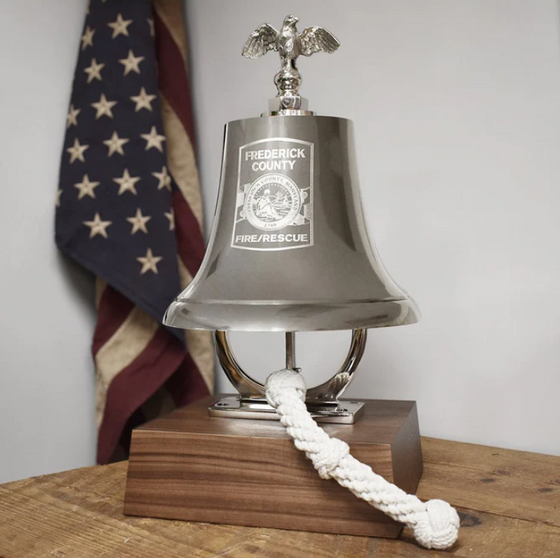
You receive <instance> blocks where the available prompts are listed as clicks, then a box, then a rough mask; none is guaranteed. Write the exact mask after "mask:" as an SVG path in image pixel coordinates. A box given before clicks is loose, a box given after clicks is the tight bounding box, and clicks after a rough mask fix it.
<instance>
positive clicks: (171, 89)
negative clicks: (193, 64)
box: [154, 11, 195, 150]
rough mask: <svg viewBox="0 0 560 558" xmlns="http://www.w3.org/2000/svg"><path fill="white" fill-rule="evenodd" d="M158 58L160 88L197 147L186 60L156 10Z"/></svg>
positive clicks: (192, 142)
mask: <svg viewBox="0 0 560 558" xmlns="http://www.w3.org/2000/svg"><path fill="white" fill-rule="evenodd" d="M154 25H155V34H156V49H157V59H158V62H159V72H158V81H159V88H160V90H161V92H162V93H163V95H164V96H165V98H166V99H167V101H168V102H169V104H170V105H171V108H172V109H173V110H174V111H175V113H176V114H177V116H178V117H179V120H180V121H181V123H182V124H183V126H184V127H185V130H186V132H187V134H188V136H189V139H190V140H191V145H192V146H193V150H194V148H195V136H194V119H193V114H192V111H191V86H190V83H189V80H188V79H187V72H186V69H185V61H184V60H183V57H182V56H181V51H180V50H179V47H178V46H177V44H176V43H175V41H174V40H173V37H172V36H171V33H170V32H169V30H168V29H167V27H166V26H165V24H164V23H163V21H162V20H161V18H160V17H159V16H158V14H157V11H154Z"/></svg>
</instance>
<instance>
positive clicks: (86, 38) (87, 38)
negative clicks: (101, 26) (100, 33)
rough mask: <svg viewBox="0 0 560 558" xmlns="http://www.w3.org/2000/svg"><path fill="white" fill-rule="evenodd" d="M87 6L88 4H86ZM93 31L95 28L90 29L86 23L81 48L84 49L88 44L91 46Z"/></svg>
mask: <svg viewBox="0 0 560 558" xmlns="http://www.w3.org/2000/svg"><path fill="white" fill-rule="evenodd" d="M88 8H89V6H88ZM94 33H95V29H90V26H89V25H88V26H87V27H86V30H85V31H84V34H83V35H82V50H85V49H86V48H87V47H88V46H91V47H92V46H93V34H94Z"/></svg>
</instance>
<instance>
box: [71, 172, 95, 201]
mask: <svg viewBox="0 0 560 558" xmlns="http://www.w3.org/2000/svg"><path fill="white" fill-rule="evenodd" d="M74 186H75V187H76V188H78V190H80V193H79V194H78V199H79V200H81V199H82V198H83V197H84V196H89V197H90V198H95V192H94V191H93V190H94V189H95V188H97V187H98V186H99V182H92V181H91V180H90V179H89V177H88V175H87V174H84V178H83V179H82V181H81V182H78V183H77V184H74Z"/></svg>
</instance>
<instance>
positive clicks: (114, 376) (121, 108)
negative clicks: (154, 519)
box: [56, 0, 213, 463]
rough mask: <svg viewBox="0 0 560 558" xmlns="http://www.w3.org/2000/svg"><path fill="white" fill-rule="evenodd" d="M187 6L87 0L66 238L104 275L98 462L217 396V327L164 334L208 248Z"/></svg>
mask: <svg viewBox="0 0 560 558" xmlns="http://www.w3.org/2000/svg"><path fill="white" fill-rule="evenodd" d="M185 45H186V41H185V31H184V25H183V13H182V9H181V2H180V0H155V1H154V2H151V0H91V2H90V4H89V7H88V11H87V16H86V20H85V25H84V30H83V35H82V38H81V47H80V52H79V57H78V63H77V66H76V72H75V76H74V83H73V90H72V96H71V101H70V107H69V111H68V117H67V122H66V126H67V130H66V137H65V140H64V148H63V152H62V161H61V168H60V184H59V189H58V192H57V199H56V205H57V211H56V242H57V245H58V247H59V248H60V249H61V250H62V252H64V253H65V254H66V255H67V256H69V257H70V258H72V259H74V260H76V261H77V262H78V263H79V264H81V265H82V266H84V267H85V268H87V269H88V270H89V271H91V272H92V273H93V274H94V275H95V276H96V278H97V279H96V280H97V297H96V303H97V312H98V316H97V325H96V328H95V333H94V338H93V344H92V351H93V356H94V360H95V368H96V381H97V395H96V398H97V399H96V403H97V405H96V407H97V421H98V428H99V432H98V433H99V437H98V452H97V458H98V462H99V463H107V462H109V461H111V460H114V459H117V458H120V457H123V456H124V455H123V454H122V453H121V450H122V449H124V450H125V451H126V450H127V448H128V445H129V443H130V430H131V428H132V427H134V426H136V425H138V424H140V423H142V422H144V421H145V420H147V419H149V418H153V417H154V416H157V415H158V414H161V413H162V412H166V411H168V410H171V409H172V408H174V407H175V406H180V405H185V404H187V403H189V402H191V401H194V400H195V399H197V398H200V397H202V396H205V395H207V394H209V393H211V392H212V389H213V353H212V346H211V341H210V337H209V334H208V333H207V332H196V331H187V332H184V331H181V330H177V329H168V328H166V327H164V326H162V325H161V320H162V317H163V314H164V312H165V309H166V308H167V306H168V305H169V303H170V302H171V301H172V300H173V298H174V297H175V296H176V295H177V294H178V293H179V291H180V290H182V289H183V288H184V287H186V285H187V284H188V283H189V282H190V281H191V280H192V277H193V276H194V275H195V274H196V272H197V270H198V268H199V266H200V263H201V261H202V257H203V253H204V243H203V238H202V234H201V230H202V203H201V196H200V188H199V182H198V174H197V170H196V161H195V156H194V133H193V115H192V111H191V102H190V89H189V81H188V76H187V72H186V60H187V52H186V46H185Z"/></svg>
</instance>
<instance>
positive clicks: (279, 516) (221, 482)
mask: <svg viewBox="0 0 560 558" xmlns="http://www.w3.org/2000/svg"><path fill="white" fill-rule="evenodd" d="M219 397H223V395H214V396H211V397H208V398H206V399H204V400H202V401H199V402H197V403H195V404H193V405H190V406H188V407H184V408H182V409H179V410H177V411H175V412H173V413H172V414H170V415H169V416H167V417H163V418H160V419H157V420H155V421H153V422H151V423H149V424H147V425H145V426H142V427H140V428H138V429H136V430H135V431H134V433H133V436H132V446H131V451H130V461H129V466H128V479H127V485H126V494H125V503H124V513H125V514H126V515H137V516H144V517H161V518H167V519H184V520H189V521H199V522H208V523H226V524H231V525H246V526H253V527H271V528H278V529H295V530H298V531H316V532H321V533H337V534H345V535H364V536H373V537H376V536H377V537H397V536H398V535H399V533H400V531H401V525H400V524H398V523H396V522H394V521H392V520H391V519H389V518H388V517H387V516H386V515H384V514H382V513H381V512H379V511H377V510H375V509H374V508H373V507H371V506H370V505H368V504H367V503H366V502H364V501H362V500H359V499H358V498H356V497H355V496H354V495H353V494H351V493H350V492H349V491H348V490H347V489H345V488H342V487H341V486H339V485H338V484H337V483H336V482H335V481H334V480H328V481H326V480H322V479H321V478H320V477H319V476H318V474H317V472H316V471H315V469H313V466H312V464H311V462H310V461H309V460H308V459H307V458H306V457H305V455H304V454H303V453H302V452H300V451H298V450H297V449H296V448H295V447H294V445H293V442H292V440H291V438H290V437H289V436H288V435H287V433H286V431H285V429H284V427H283V426H282V424H280V423H279V422H278V421H263V420H246V419H230V418H217V417H209V416H208V410H207V407H208V406H209V405H210V404H212V403H213V402H214V401H215V400H217V399H218V398H219ZM322 426H323V428H324V429H325V430H326V431H327V432H328V433H329V434H330V435H331V436H336V437H337V438H340V439H341V440H344V441H345V442H347V443H348V444H349V445H350V451H351V452H352V454H353V455H354V456H355V457H356V458H357V459H359V460H360V461H363V462H364V463H367V464H368V465H370V466H371V467H372V468H373V470H374V471H375V472H376V473H378V474H380V475H383V476H384V477H385V478H386V479H387V480H389V481H391V482H394V483H396V484H397V485H398V486H400V487H401V488H403V489H404V490H406V491H407V492H415V491H416V488H417V486H418V483H419V481H420V477H421V475H422V451H421V447H420V435H419V432H418V417H417V413H416V403H414V402H411V401H376V400H371V401H366V407H365V412H364V416H363V417H362V418H361V419H360V420H359V421H358V422H357V423H356V424H353V425H345V424H344V425H342V424H325V425H322Z"/></svg>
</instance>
